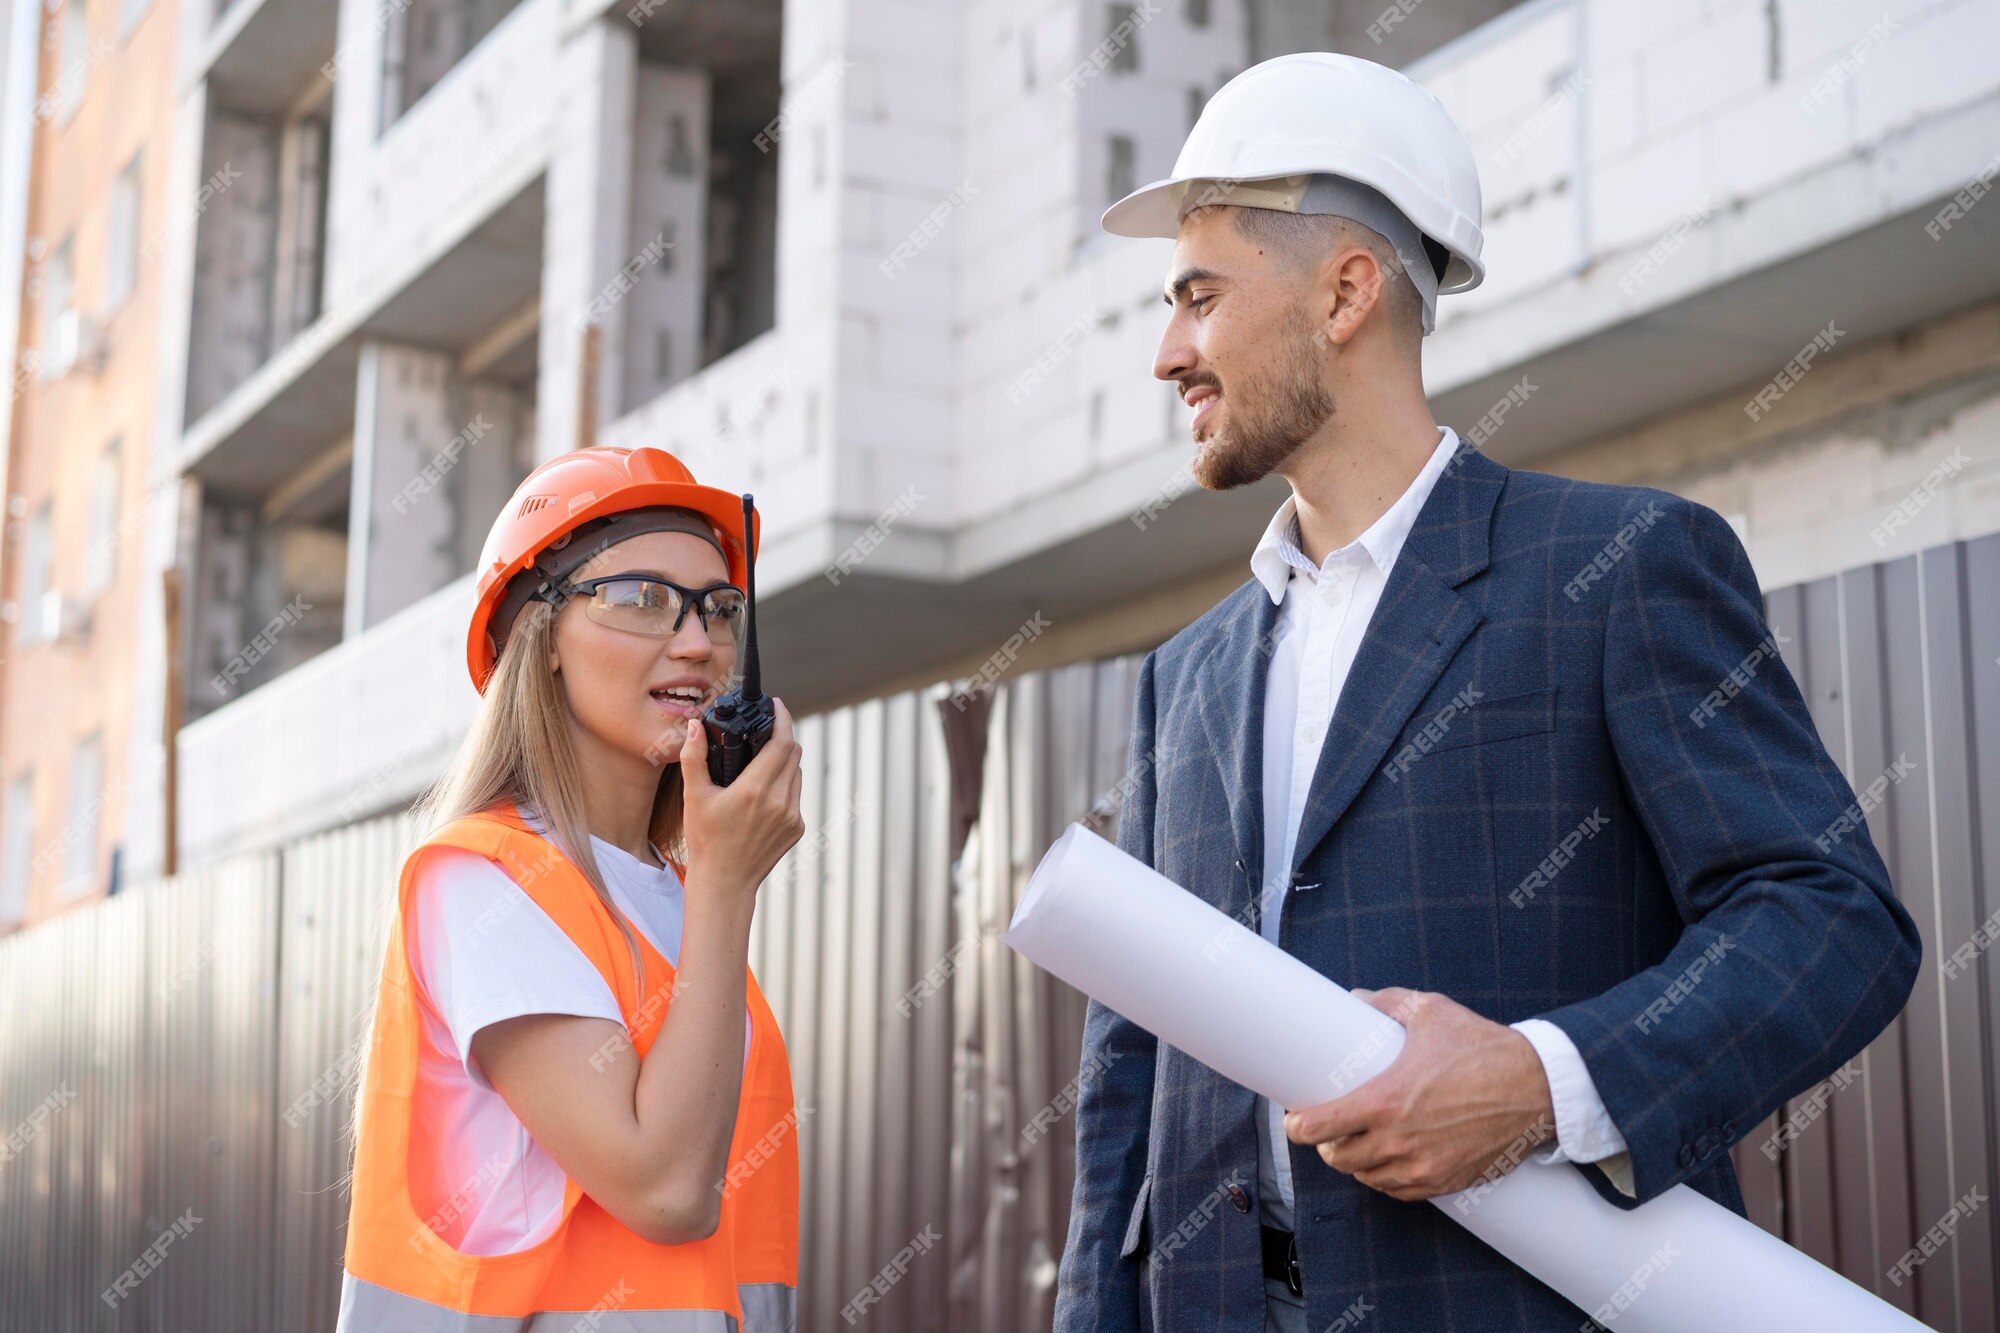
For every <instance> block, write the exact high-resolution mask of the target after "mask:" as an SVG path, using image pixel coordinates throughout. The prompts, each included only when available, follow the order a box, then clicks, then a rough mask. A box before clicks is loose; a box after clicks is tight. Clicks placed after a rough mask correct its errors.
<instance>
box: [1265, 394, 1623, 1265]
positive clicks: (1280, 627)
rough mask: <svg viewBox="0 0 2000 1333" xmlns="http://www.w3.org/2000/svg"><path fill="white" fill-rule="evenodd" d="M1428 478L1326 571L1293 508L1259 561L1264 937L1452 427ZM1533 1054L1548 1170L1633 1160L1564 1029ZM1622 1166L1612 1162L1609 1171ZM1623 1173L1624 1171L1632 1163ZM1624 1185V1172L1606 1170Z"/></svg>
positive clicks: (1285, 510)
mask: <svg viewBox="0 0 2000 1333" xmlns="http://www.w3.org/2000/svg"><path fill="white" fill-rule="evenodd" d="M1440 430H1441V438H1440V439H1439V441H1438V446H1437V448H1436V449H1435V450H1434V451H1433V452H1432V453H1431V456H1430V461H1428V462H1427V463H1425V464H1424V467H1423V471H1421V472H1419V473H1418V474H1417V477H1416V480H1414V481H1412V482H1411V483H1410V487H1409V489H1408V490H1406V491H1404V492H1403V494H1402V497H1401V498H1400V499H1398V500H1397V501H1396V502H1395V503H1394V504H1392V505H1390V506H1389V508H1388V510H1387V512H1385V513H1384V514H1383V515H1382V517H1380V518H1379V519H1377V520H1375V522H1374V523H1373V524H1372V525H1370V527H1369V528H1368V530H1367V531H1366V532H1363V533H1362V534H1361V535H1360V536H1359V537H1357V538H1355V539H1354V540H1353V541H1351V542H1349V543H1348V544H1347V545H1345V546H1343V547H1341V548H1340V549H1339V550H1337V551H1335V552H1333V553H1332V554H1330V555H1328V556H1327V557H1326V559H1325V560H1322V561H1321V562H1320V563H1319V565H1318V566H1314V565H1313V563H1312V562H1311V561H1310V560H1308V559H1307V558H1306V556H1305V555H1304V553H1303V552H1302V551H1301V550H1300V549H1299V544H1300V537H1299V529H1298V517H1297V505H1296V503H1295V501H1294V500H1292V499H1290V498H1287V499H1286V501H1285V502H1284V503H1283V504H1282V505H1280V506H1278V512H1277V514H1276V515H1274V516H1273V517H1272V519H1271V522H1270V525H1269V526H1268V527H1267V528H1266V529H1265V530H1264V535H1263V537H1262V539H1261V540H1259V541H1258V543H1257V549H1256V550H1255V551H1253V552H1251V555H1250V570H1251V573H1253V574H1254V575H1256V577H1257V581H1258V582H1260V583H1262V584H1263V585H1264V589H1265V591H1267V592H1269V593H1270V594H1271V600H1272V601H1273V602H1276V603H1277V604H1278V620H1277V625H1276V627H1275V629H1274V634H1273V637H1274V643H1273V647H1272V652H1271V662H1270V668H1269V674H1268V675H1267V676H1266V678H1265V683H1264V887H1263V890H1262V894H1261V896H1262V900H1263V912H1262V914H1261V918H1262V919H1261V921H1260V927H1261V930H1262V933H1263V936H1264V938H1265V939H1267V940H1270V941H1271V942H1272V943H1274V944H1275V943H1277V941H1278V927H1279V924H1280V916H1281V913H1282V912H1283V909H1284V904H1285V890H1286V888H1287V885H1288V882H1289V879H1290V873H1291V865H1292V854H1293V851H1294V849H1295V848H1294V844H1295V842H1296V840H1297V838H1298V832H1299V821H1300V819H1301V818H1302V817H1303V815H1304V813H1305V807H1306V796H1307V793H1308V790H1309V789H1310V787H1311V785H1312V777H1313V770H1314V768H1315V767H1317V765H1318V763H1319V751H1320V746H1321V744H1322V743H1323V742H1324V741H1325V740H1326V729H1327V724H1328V723H1329V722H1330V721H1331V720H1332V718H1333V710H1334V708H1335V706H1336V705H1338V704H1339V702H1340V690H1341V687H1342V686H1343V685H1344V684H1345V683H1346V681H1347V673H1348V670H1349V668H1351V667H1352V666H1353V665H1354V657H1355V654H1356V653H1357V652H1359V651H1360V648H1361V639H1362V635H1363V633H1364V632H1365V631H1366V630H1367V628H1368V621H1369V619H1370V618H1371V617H1372V616H1373V615H1374V614H1375V605H1376V603H1377V602H1379V601H1380V600H1381V598H1382V590H1383V588H1384V587H1385V586H1386V585H1387V584H1388V581H1389V571H1390V570H1391V569H1392V568H1394V567H1395V564H1396V556H1397V554H1398V553H1399V552H1400V551H1401V550H1402V549H1403V540H1404V538H1406V537H1408V536H1409V535H1410V528H1411V526H1412V525H1413V524H1414V523H1415V522H1416V519H1417V513H1418V511H1419V510H1421V509H1422V508H1423V507H1424V501H1425V500H1427V499H1428V498H1430V493H1431V488H1432V487H1433V486H1435V485H1436V484H1437V479H1438V477H1439V476H1440V475H1441V474H1442V473H1443V472H1444V469H1445V466H1446V464H1448V463H1449V462H1450V461H1451V459H1452V456H1453V455H1454V454H1455V453H1457V451H1458V436H1457V434H1456V433H1454V432H1453V431H1452V429H1451V428H1450V427H1448V426H1446V427H1441V428H1440ZM1513 1026H1514V1028H1515V1030H1516V1031H1518V1032H1520V1033H1521V1034H1522V1035H1523V1036H1525V1037H1526V1038H1527V1039H1528V1041H1529V1042H1530V1043H1531V1044H1532V1045H1533V1046H1534V1048H1535V1053H1536V1055H1538V1056H1539V1057H1540V1058H1541V1061H1542V1068H1543V1070H1544V1072H1545V1073H1546V1074H1547V1076H1548V1080H1549V1091H1550V1093H1551V1095H1552V1098H1553V1100H1554V1102H1555V1120H1556V1146H1555V1147H1553V1148H1551V1149H1549V1150H1548V1151H1547V1152H1545V1153H1543V1154H1541V1155H1540V1160H1542V1161H1549V1162H1560V1161H1574V1162H1594V1161H1599V1160H1601V1159H1603V1158H1607V1157H1610V1156H1612V1155H1613V1154H1616V1153H1621V1152H1623V1151H1624V1150H1625V1140H1624V1138H1623V1137H1622V1136H1621V1135H1620V1134H1619V1133H1618V1129H1617V1127H1616V1126H1615V1125H1613V1124H1612V1123H1611V1117H1610V1115H1609V1113H1607V1112H1606V1110H1605V1109H1604V1102H1603V1100H1602V1099H1601V1098H1600V1097H1599V1096H1598V1093H1597V1086H1596V1084H1595V1083H1593V1082H1592V1081H1591V1078H1590V1073H1589V1071H1588V1070H1587V1069H1586V1068H1585V1067H1584V1063H1583V1057H1582V1055H1581V1054H1579V1053H1578V1051H1577V1049H1576V1044H1575V1043H1574V1042H1572V1041H1571V1040H1570V1039H1569V1036H1568V1034H1566V1033H1565V1032H1563V1030H1562V1029H1561V1028H1559V1027H1557V1026H1556V1025H1555V1024H1553V1023H1549V1022H1546V1021H1544V1020H1542V1019H1533V1018H1531V1019H1527V1020H1524V1021H1523V1022H1520V1023H1516V1024H1514V1025H1513ZM1284 1111H1285V1108H1283V1107H1280V1106H1278V1105H1277V1104H1275V1103H1274V1102H1272V1101H1270V1100H1269V1099H1268V1098H1264V1097H1259V1098H1258V1099H1257V1112H1258V1114H1257V1149H1258V1154H1257V1155H1258V1163H1257V1174H1258V1184H1259V1188H1258V1195H1259V1197H1260V1198H1261V1200H1262V1212H1263V1214H1264V1221H1265V1222H1267V1223H1268V1224H1270V1225H1271V1226H1275V1227H1281V1228H1283V1229H1285V1230H1288V1231H1289V1230H1292V1229H1293V1217H1292V1205H1293V1192H1292V1167H1291V1161H1290V1159H1289V1156H1288V1153H1287V1150H1286V1148H1285V1144H1286V1139H1285V1126H1284ZM1610 1165H1611V1164H1609V1163H1607V1166H1610ZM1621 1165H1623V1164H1622V1163H1621ZM1607 1174H1612V1175H1613V1178H1614V1179H1615V1178H1616V1172H1615V1170H1613V1171H1610V1172H1607Z"/></svg>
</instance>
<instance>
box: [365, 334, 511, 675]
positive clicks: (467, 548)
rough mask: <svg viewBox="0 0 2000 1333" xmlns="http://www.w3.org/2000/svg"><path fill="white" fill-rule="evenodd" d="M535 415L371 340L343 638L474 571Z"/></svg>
mask: <svg viewBox="0 0 2000 1333" xmlns="http://www.w3.org/2000/svg"><path fill="white" fill-rule="evenodd" d="M532 422H533V413H532V411H531V410H530V409H529V407H528V405H527V404H526V403H525V402H524V401H523V400H522V398H521V396H520V395H519V394H517V393H515V392H514V391H513V390H512V389H509V388H508V387H506V386H505V385H502V384H497V383H492V382H488V381H482V380H467V379H465V378H464V377H462V376H460V375H459V373H458V369H457V362H456V359H455V358H454V357H453V356H452V355H451V354H450V353H446V352H435V351H431V350H430V349H428V348H420V347H406V346H401V345H398V344H395V343H386V342H369V343H366V344H364V345H363V346H362V349H361V364H360V370H359V373H358V374H357V376H356V381H355V404H354V461H353V465H352V471H351V473H350V490H349V495H350V500H349V505H348V545H347V598H346V612H345V626H344V628H345V636H346V637H348V638H352V637H354V636H356V635H358V634H360V633H362V632H363V631H364V630H366V629H367V628H368V627H369V626H371V625H375V624H379V623H380V622H381V621H382V620H383V619H384V618H385V617H387V616H391V615H394V614H395V613H396V612H397V611H400V610H402V609H403V608H404V607H406V606H408V605H410V604H411V603H412V602H415V601H417V600H419V599H421V598H423V597H426V596H428V595H429V594H431V593H433V592H435V591H436V590H437V589H439V588H442V587H443V586H444V585H445V584H447V583H449V582H451V581H452V580H453V579H455V578H458V577H459V576H460V575H462V574H464V573H465V572H466V571H468V570H470V569H471V568H472V565H473V562H474V561H475V560H476V559H477V558H478V554H479V546H480V544H481V543H482V542H484V540H485V538H486V531H487V529H488V528H489V527H490V526H491V525H492V522H493V517H494V515H495V514H496V513H498V512H499V507H500V505H501V504H502V503H503V502H504V501H505V500H506V497H507V496H508V494H510V493H511V492H512V490H513V488H514V486H515V485H516V484H517V483H518V482H519V480H520V479H521V477H522V476H524V475H526V472H527V467H526V466H525V463H526V460H525V459H524V458H523V456H522V455H523V452H524V450H523V449H522V444H523V442H524V437H525V435H526V433H527V432H528V431H530V430H532Z"/></svg>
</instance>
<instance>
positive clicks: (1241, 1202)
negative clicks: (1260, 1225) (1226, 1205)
mask: <svg viewBox="0 0 2000 1333" xmlns="http://www.w3.org/2000/svg"><path fill="white" fill-rule="evenodd" d="M1228 1193H1229V1201H1230V1202H1231V1203H1233V1204H1235V1205H1236V1211H1237V1212H1239V1213H1247V1212H1249V1211H1250V1195H1249V1193H1248V1192H1247V1191H1246V1190H1245V1189H1244V1188H1243V1187H1242V1186H1241V1185H1231V1186H1230V1187H1229V1191H1228Z"/></svg>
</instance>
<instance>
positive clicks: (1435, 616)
mask: <svg viewBox="0 0 2000 1333" xmlns="http://www.w3.org/2000/svg"><path fill="white" fill-rule="evenodd" d="M1506 478H1507V469H1506V468H1504V467H1502V466H1501V465H1500V464H1498V463H1495V462H1494V461H1493V460H1491V459H1490V458H1487V457H1486V456H1485V455H1484V454H1482V453H1480V452H1479V451H1478V450H1477V449H1475V448H1473V447H1472V446H1471V445H1461V446H1460V447H1459V451H1458V454H1457V456H1456V457H1454V458H1453V459H1452V461H1451V462H1450V463H1449V464H1447V465H1446V467H1445V470H1444V472H1443V473H1441V474H1440V475H1439V477H1438V479H1437V484H1436V485H1435V486H1434V487H1433V488H1432V490H1431V493H1430V497H1429V498H1428V499H1427V500H1425V501H1424V507H1423V509H1422V510H1421V511H1419V512H1418V514H1417V521H1416V523H1415V524H1414V525H1413V526H1412V527H1411V528H1410V535H1409V537H1408V538H1406V539H1405V540H1404V542H1403V549H1402V552H1401V553H1400V554H1399V555H1398V556H1397V557H1396V563H1395V565H1394V566H1393V567H1391V569H1390V571H1389V582H1388V585H1387V586H1386V587H1385V588H1383V590H1382V598H1381V601H1380V602H1378V603H1377V604H1376V607H1375V614H1374V616H1373V618H1371V619H1370V620H1369V622H1368V629H1367V631H1366V632H1365V634H1364V635H1363V637H1362V640H1361V648H1360V650H1359V651H1358V652H1357V653H1356V655H1355V658H1354V665H1353V667H1352V668H1351V669H1350V670H1349V672H1348V675H1347V681H1346V683H1345V684H1344V685H1343V686H1342V687H1341V690H1340V701H1339V703H1338V704H1336V705H1335V706H1334V710H1333V718H1332V721H1331V722H1330V723H1329V724H1328V726H1327V729H1326V741H1325V743H1324V744H1323V745H1322V746H1321V747H1320V752H1319V763H1318V765H1317V766H1316V767H1315V768H1314V769H1313V779H1312V786H1311V787H1310V789H1309V794H1308V796H1307V798H1306V808H1305V813H1304V815H1303V816H1302V817H1301V819H1300V821H1299V836H1298V839H1297V841H1296V843H1295V844H1294V845H1293V850H1292V864H1291V866H1290V867H1289V869H1290V870H1291V871H1292V872H1293V876H1294V878H1296V876H1297V872H1298V869H1299V867H1301V866H1303V865H1304V864H1305V862H1306V859H1307V858H1308V857H1310V856H1311V855H1312V854H1313V852H1314V851H1315V850H1316V849H1317V848H1318V846H1319V844H1320V842H1321V840H1323V839H1324V838H1325V837H1326V835H1327V834H1328V833H1329V832H1331V831H1332V829H1333V826H1334V824H1335V822H1336V821H1338V820H1339V818H1340V817H1341V815H1342V814H1344V813H1346V811H1347V807H1348V806H1349V805H1351V804H1353V802H1354V798H1355V796H1356V795H1358V794H1359V793H1360V791H1361V788H1362V786H1363V784H1365V783H1366V782H1367V780H1368V778H1369V775H1370V774H1372V773H1374V772H1375V771H1376V769H1377V768H1379V767H1380V766H1381V764H1382V760H1383V756H1384V755H1385V754H1387V753H1388V750H1389V746H1390V743H1391V742H1392V741H1394V740H1395V738H1396V737H1397V736H1398V735H1400V734H1401V733H1402V730H1403V728H1404V726H1405V725H1406V724H1407V723H1408V722H1409V720H1410V716H1411V714H1413V713H1414V712H1415V711H1416V709H1417V706H1418V705H1419V704H1421V703H1422V702H1423V699H1424V696H1425V695H1426V694H1428V693H1430V690H1431V687H1432V686H1433V685H1435V684H1436V683H1437V678H1438V676H1439V675H1440V674H1442V672H1443V671H1444V669H1445V666H1446V664H1448V663H1449V662H1450V661H1451V659H1452V658H1453V656H1455V655H1456V654H1457V652H1458V649H1459V646H1460V645H1461V644H1463V643H1464V642H1465V640H1466V637H1467V636H1468V635H1470V634H1471V633H1472V631H1473V628H1474V627H1475V626H1477V625H1478V624H1479V622H1480V619H1481V615H1480V613H1479V612H1478V611H1477V610H1476V609H1474V607H1473V605H1472V603H1471V602H1469V601H1468V600H1466V599H1465V598H1464V597H1461V596H1460V595H1459V594H1458V593H1457V592H1456V591H1455V589H1456V588H1457V587H1458V586H1459V585H1460V584H1462V583H1464V582H1465V581H1466V580H1467V579H1470V578H1471V577H1472V576H1473V575H1475V574H1478V573H1479V572H1480V571H1481V570H1483V569H1485V568H1486V565H1487V558H1488V541H1489V537H1490V535H1491V531H1492V523H1493V506H1494V504H1495V502H1496V501H1498V499H1499V498H1500V489H1501V487H1502V486H1503V485H1504V484H1505V483H1506ZM1265 600H1267V601H1268V600H1269V598H1268V597H1267V598H1266V599H1265ZM1260 693H1261V691H1260ZM1261 716H1262V715H1261V711H1260V713H1259V719H1260V731H1261ZM1260 845H1261V844H1260Z"/></svg>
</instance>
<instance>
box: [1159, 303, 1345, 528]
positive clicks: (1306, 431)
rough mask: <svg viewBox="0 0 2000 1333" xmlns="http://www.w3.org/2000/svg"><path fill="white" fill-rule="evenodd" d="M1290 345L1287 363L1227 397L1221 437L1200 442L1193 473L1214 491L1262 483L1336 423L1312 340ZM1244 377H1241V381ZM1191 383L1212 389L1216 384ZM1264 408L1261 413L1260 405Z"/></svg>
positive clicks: (1296, 340) (1305, 338)
mask: <svg viewBox="0 0 2000 1333" xmlns="http://www.w3.org/2000/svg"><path fill="white" fill-rule="evenodd" d="M1298 322H1299V324H1300V336H1298V337H1296V338H1293V339H1289V340H1288V341H1287V343H1286V349H1285V353H1284V356H1283V359H1282V360H1281V361H1280V363H1279V364H1278V365H1277V366H1276V367H1275V368H1274V369H1273V370H1272V372H1271V373H1270V374H1268V375H1260V376H1257V377H1255V378H1251V379H1248V380H1247V382H1246V383H1243V384H1240V385H1239V387H1238V388H1237V389H1236V390H1234V391H1233V392H1232V393H1230V394H1228V395H1226V401H1227V402H1228V404H1229V413H1230V421H1229V426H1228V429H1227V430H1226V431H1224V432H1223V433H1221V434H1220V435H1216V434H1214V433H1211V434H1210V436H1209V438H1208V439H1206V440H1203V441H1201V442H1200V449H1199V451H1198V452H1197V453H1196V454H1195V458H1194V462H1193V463H1192V464H1191V465H1190V471H1191V472H1192V473H1193V475H1194V479H1195V480H1196V481H1197V482H1199V483H1200V484H1201V485H1202V486H1204V487H1206V488H1207V489H1208V490H1211V491H1227V490H1233V489H1235V488H1236V487H1238V486H1247V485H1249V484H1250V483H1251V482H1253V481H1261V480H1263V479H1264V478H1265V477H1267V476H1269V475H1270V474H1271V472H1272V470H1273V469H1275V468H1276V467H1278V466H1279V465H1280V464H1282V463H1283V462H1284V461H1285V460H1286V459H1287V458H1290V457H1291V456H1292V454H1293V453H1295V452H1296V451H1297V450H1298V447H1299V446H1300V445H1302V444H1304V443H1305V442H1306V441H1307V440H1309V439H1311V438H1312V437H1313V436H1314V435H1315V434H1317V433H1318V431H1319V429H1320V427H1322V426H1324V425H1325V424H1326V423H1327V422H1328V421H1331V420H1332V419H1333V412H1334V402H1333V395H1332V394H1330V393H1328V392H1327V389H1326V385H1325V384H1323V383H1321V382H1320V377H1319V376H1320V368H1319V362H1318V358H1316V357H1315V356H1314V355H1313V352H1312V349H1313V340H1312V339H1311V337H1309V336H1307V335H1306V334H1305V332H1304V328H1303V325H1304V320H1303V318H1301V319H1300V320H1299V321H1298ZM1241 378H1242V377H1239V379H1241ZM1191 383H1196V384H1200V383H1207V384H1213V385H1215V387H1216V388H1218V389H1220V387H1221V386H1220V385H1219V384H1216V382H1215V381H1214V380H1213V379H1207V378H1203V379H1196V380H1193V381H1191ZM1259 403H1262V404H1265V405H1266V406H1265V408H1264V410H1262V411H1258V410H1257V408H1256V405H1257V404H1259Z"/></svg>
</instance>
